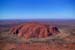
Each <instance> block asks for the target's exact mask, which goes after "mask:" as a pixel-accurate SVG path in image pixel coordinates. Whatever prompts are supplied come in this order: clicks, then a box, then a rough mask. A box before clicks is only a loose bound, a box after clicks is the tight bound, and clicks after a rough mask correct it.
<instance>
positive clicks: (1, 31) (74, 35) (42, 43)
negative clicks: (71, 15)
mask: <svg viewBox="0 0 75 50" xmlns="http://www.w3.org/2000/svg"><path fill="white" fill-rule="evenodd" d="M28 23H29V24H28ZM32 23H33V24H32ZM37 23H38V24H37ZM22 24H23V25H24V24H25V25H24V26H22V28H20V27H18V26H19V25H20V26H21V25H22ZM26 24H27V25H26ZM45 25H48V26H50V27H54V26H55V27H56V28H57V29H58V31H59V33H57V31H52V28H50V31H49V27H48V28H47V27H45ZM34 26H35V27H34ZM13 28H14V29H13ZM27 28H28V29H27ZM39 28H40V29H39ZM38 29H39V31H38ZM15 30H16V31H15ZM30 30H32V31H30ZM33 30H35V31H33ZM37 32H38V33H37ZM39 32H42V33H39ZM49 33H50V34H49ZM35 34H36V35H35ZM43 34H44V35H43ZM33 35H34V36H33ZM37 35H38V36H37ZM26 36H27V37H26ZM34 37H35V38H34ZM0 50H75V20H0Z"/></svg>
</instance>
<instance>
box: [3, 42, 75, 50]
mask: <svg viewBox="0 0 75 50" xmlns="http://www.w3.org/2000/svg"><path fill="white" fill-rule="evenodd" d="M2 50H75V44H59V43H51V44H47V43H33V44H14V43H11V44H10V43H7V44H6V45H5V46H4V47H3V48H2Z"/></svg>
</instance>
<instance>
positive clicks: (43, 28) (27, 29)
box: [10, 22, 59, 39]
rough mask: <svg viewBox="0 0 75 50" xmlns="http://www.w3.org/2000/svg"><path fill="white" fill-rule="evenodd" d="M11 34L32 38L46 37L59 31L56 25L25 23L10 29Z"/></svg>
mask: <svg viewBox="0 0 75 50" xmlns="http://www.w3.org/2000/svg"><path fill="white" fill-rule="evenodd" d="M10 33H11V34H15V35H17V36H18V37H24V38H25V39H30V38H46V37H49V36H52V35H56V34H58V33H59V30H58V28H57V27H56V26H52V25H48V24H43V23H34V22H33V23H25V24H20V25H18V26H16V27H12V28H11V29H10Z"/></svg>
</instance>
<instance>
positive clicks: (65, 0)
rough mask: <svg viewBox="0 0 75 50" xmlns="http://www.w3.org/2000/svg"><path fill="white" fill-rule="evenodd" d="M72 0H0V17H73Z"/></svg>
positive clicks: (73, 5) (74, 17)
mask: <svg viewBox="0 0 75 50" xmlns="http://www.w3.org/2000/svg"><path fill="white" fill-rule="evenodd" d="M74 2H75V1H74V0H0V19H75V16H74V12H75V11H74V10H75V9H74V7H75V3H74Z"/></svg>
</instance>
